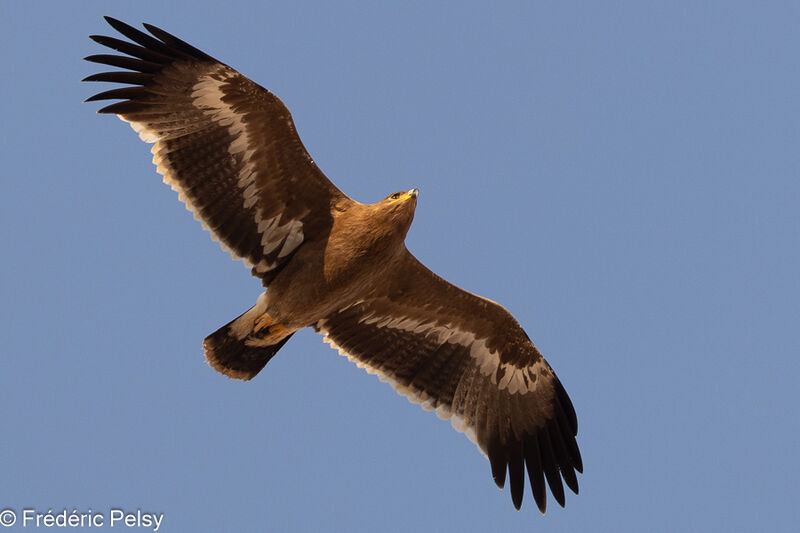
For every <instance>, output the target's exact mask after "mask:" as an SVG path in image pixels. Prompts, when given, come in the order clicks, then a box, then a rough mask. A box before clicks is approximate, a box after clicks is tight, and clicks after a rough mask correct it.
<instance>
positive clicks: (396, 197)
mask: <svg viewBox="0 0 800 533" xmlns="http://www.w3.org/2000/svg"><path fill="white" fill-rule="evenodd" d="M389 198H391V199H392V200H397V199H398V198H400V193H399V192H396V193H394V194H393V195H391V196H390V197H389Z"/></svg>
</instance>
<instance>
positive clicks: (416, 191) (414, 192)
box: [408, 189, 419, 198]
mask: <svg viewBox="0 0 800 533" xmlns="http://www.w3.org/2000/svg"><path fill="white" fill-rule="evenodd" d="M408 195H409V196H410V197H411V198H416V197H417V196H419V189H411V190H410V191H408Z"/></svg>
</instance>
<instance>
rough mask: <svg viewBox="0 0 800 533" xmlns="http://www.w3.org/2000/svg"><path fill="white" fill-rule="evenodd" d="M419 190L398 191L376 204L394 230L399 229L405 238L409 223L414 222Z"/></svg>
mask: <svg viewBox="0 0 800 533" xmlns="http://www.w3.org/2000/svg"><path fill="white" fill-rule="evenodd" d="M417 196H419V189H411V190H410V191H398V192H395V193H392V194H390V195H389V196H387V197H386V198H384V199H383V200H381V201H380V202H379V203H378V206H380V210H381V211H382V212H383V213H384V215H385V216H386V217H387V218H389V219H390V220H391V222H392V225H393V226H394V227H395V228H399V229H400V230H401V232H402V234H403V236H404V237H405V234H406V232H407V231H408V228H409V227H411V221H412V220H414V211H415V210H416V208H417Z"/></svg>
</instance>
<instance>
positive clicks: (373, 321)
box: [315, 250, 583, 512]
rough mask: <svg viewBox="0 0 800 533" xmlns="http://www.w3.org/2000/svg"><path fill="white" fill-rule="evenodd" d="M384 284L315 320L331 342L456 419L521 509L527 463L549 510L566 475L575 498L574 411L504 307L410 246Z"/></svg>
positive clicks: (542, 504)
mask: <svg viewBox="0 0 800 533" xmlns="http://www.w3.org/2000/svg"><path fill="white" fill-rule="evenodd" d="M403 253H404V256H403V258H402V259H401V260H400V261H399V262H398V263H397V264H396V266H395V267H394V268H392V269H391V271H390V272H388V274H387V276H386V278H385V285H384V286H382V288H381V289H378V290H376V291H373V292H372V293H371V294H370V295H369V296H365V297H364V298H363V299H362V300H360V301H358V302H357V303H355V304H354V305H351V306H349V307H346V308H344V309H340V310H339V311H337V312H336V313H333V314H332V315H330V316H328V317H326V318H325V319H324V320H321V321H319V322H318V323H317V324H316V326H315V328H316V329H317V331H318V332H320V333H321V334H323V335H325V341H326V342H329V343H330V344H331V346H333V347H334V348H337V349H338V350H339V352H340V353H341V354H342V355H345V356H347V357H348V358H349V359H350V360H351V361H353V362H355V363H356V364H357V365H358V366H359V367H362V368H364V369H366V371H367V372H369V373H371V374H377V375H378V377H379V378H380V379H381V380H383V381H388V382H389V383H391V384H392V386H393V387H394V388H395V390H396V391H397V392H399V393H400V394H403V395H405V396H406V397H408V399H409V400H411V401H413V402H415V403H419V404H421V405H422V407H423V408H424V409H427V410H433V409H435V410H436V414H437V415H439V417H440V418H445V419H446V418H450V419H451V422H452V424H453V427H455V428H456V429H457V430H459V431H464V432H465V433H466V434H467V436H468V437H469V438H470V439H471V440H473V441H474V442H475V443H476V444H477V445H478V447H479V448H480V449H481V451H482V452H483V453H485V454H486V455H487V456H488V458H489V461H490V462H491V467H492V475H493V477H494V480H495V482H496V483H497V485H498V486H499V487H500V488H502V487H503V485H504V483H505V479H506V469H507V471H508V477H509V481H510V485H511V498H512V500H513V502H514V505H515V506H516V508H517V509H519V507H520V505H521V504H522V495H523V492H524V481H525V474H524V470H525V467H527V471H528V476H529V478H530V484H531V489H532V490H533V497H534V499H535V500H536V503H537V505H538V506H539V509H540V510H541V511H542V512H544V511H545V504H546V491H545V482H544V479H545V478H546V479H547V482H548V483H549V485H550V490H551V492H552V493H553V496H554V497H555V499H556V501H558V503H559V504H561V505H562V506H563V505H564V488H563V486H562V483H561V478H562V477H563V479H564V481H565V482H566V484H567V486H568V487H569V488H570V489H572V491H573V492H575V493H576V494H577V492H578V481H577V477H576V475H575V471H576V470H577V471H578V472H582V470H583V465H582V462H581V456H580V452H579V450H578V445H577V443H576V441H575V436H576V435H577V431H578V426H577V418H576V416H575V410H574V409H573V407H572V402H571V401H570V399H569V397H568V396H567V393H566V391H565V390H564V388H563V386H562V385H561V382H559V380H558V378H557V377H556V375H555V373H554V372H553V369H552V368H550V365H548V364H547V362H546V361H545V360H544V357H542V354H541V353H539V351H538V350H537V349H536V347H535V346H534V345H533V343H532V342H531V341H530V339H529V338H528V336H527V335H526V334H525V332H524V331H523V330H522V328H521V327H520V325H519V324H518V323H517V321H516V320H515V319H514V317H512V316H511V314H510V313H509V312H508V311H506V310H505V309H504V308H503V307H502V306H500V305H498V304H496V303H494V302H492V301H490V300H487V299H485V298H481V297H479V296H476V295H474V294H471V293H469V292H466V291H463V290H461V289H459V288H458V287H456V286H455V285H452V284H450V283H448V282H447V281H445V280H443V279H442V278H440V277H438V276H437V275H436V274H434V273H433V272H431V271H430V270H428V269H427V268H426V267H425V266H424V265H422V264H421V263H420V262H419V261H417V259H416V258H414V257H413V256H412V255H411V254H410V253H409V252H408V251H407V250H404V252H403Z"/></svg>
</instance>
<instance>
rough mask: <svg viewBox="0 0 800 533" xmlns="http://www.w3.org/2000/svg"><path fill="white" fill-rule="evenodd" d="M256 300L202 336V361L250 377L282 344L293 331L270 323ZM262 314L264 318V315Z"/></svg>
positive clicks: (219, 369) (234, 375) (241, 376)
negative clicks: (249, 306)
mask: <svg viewBox="0 0 800 533" xmlns="http://www.w3.org/2000/svg"><path fill="white" fill-rule="evenodd" d="M264 307H266V306H265V305H263V303H262V299H261V298H259V301H258V303H257V304H256V305H255V306H253V307H252V308H251V309H250V310H249V311H247V312H246V313H244V314H242V315H241V316H239V317H238V318H236V319H235V320H232V321H231V322H229V323H227V324H225V325H224V326H222V327H221V328H219V329H218V330H217V331H215V332H214V333H212V334H211V335H209V336H208V337H206V339H205V340H204V341H203V347H204V348H205V351H206V361H207V362H208V364H209V365H211V366H212V367H213V368H214V370H216V371H217V372H220V373H222V374H225V375H226V376H228V377H231V378H236V379H245V380H247V379H252V378H253V377H254V376H255V375H256V374H258V373H259V372H260V371H261V369H262V368H264V366H265V365H266V364H267V363H268V362H269V360H270V359H272V356H274V355H275V354H276V353H277V352H278V350H280V349H281V347H282V346H283V345H284V344H286V342H287V341H288V340H289V339H290V338H291V336H292V335H293V334H294V332H289V331H287V330H285V329H284V328H283V326H281V324H277V323H271V322H270V321H269V316H268V315H265V314H264V310H263V308H264ZM265 317H266V318H265Z"/></svg>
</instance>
